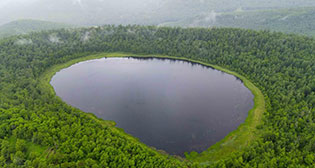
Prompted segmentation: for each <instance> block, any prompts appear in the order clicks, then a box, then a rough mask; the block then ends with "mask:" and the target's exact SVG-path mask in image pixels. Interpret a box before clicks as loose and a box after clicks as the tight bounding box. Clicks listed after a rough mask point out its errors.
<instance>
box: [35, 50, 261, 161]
mask: <svg viewBox="0 0 315 168" xmlns="http://www.w3.org/2000/svg"><path fill="white" fill-rule="evenodd" d="M104 57H154V58H169V59H176V60H184V61H189V62H193V63H198V64H201V65H204V66H208V67H212V68H214V69H217V70H220V71H223V72H225V73H228V74H231V75H234V76H236V77H238V78H239V79H240V80H242V81H243V83H244V85H245V86H246V87H247V88H248V89H249V90H250V91H251V92H252V94H253V95H254V107H253V109H251V110H250V111H249V112H248V117H247V118H246V120H245V122H244V123H243V124H241V125H240V126H239V127H238V128H237V129H236V130H234V131H232V132H230V133H229V134H228V135H227V136H226V137H225V138H224V139H222V140H220V141H219V142H217V143H216V144H215V145H213V146H211V147H210V148H208V149H207V150H206V151H204V152H202V153H200V154H197V153H195V152H192V153H191V154H187V155H186V157H187V159H188V160H190V161H193V162H199V163H202V164H211V163H213V162H215V161H218V160H220V159H224V158H226V157H228V156H229V155H230V154H231V153H233V152H236V151H239V150H242V149H244V148H245V147H246V146H247V145H248V144H249V143H251V142H252V141H253V140H255V139H256V138H257V137H258V136H256V135H257V134H258V131H259V130H257V129H256V127H257V126H258V125H259V124H261V122H262V115H263V112H264V111H265V99H264V95H263V94H262V92H261V91H260V90H259V89H258V88H257V87H256V86H255V85H254V84H253V83H252V82H250V81H249V80H248V79H246V78H245V77H244V76H242V75H240V74H238V73H236V72H233V71H230V70H228V69H225V68H223V67H220V66H216V65H212V64H207V63H204V62H201V61H196V60H192V59H189V58H184V57H173V56H165V55H142V54H130V53H100V54H94V55H89V56H85V57H81V58H78V59H73V60H71V61H68V62H66V63H62V64H58V65H55V66H52V67H51V68H49V69H48V70H46V71H45V72H44V73H43V74H42V75H41V76H40V78H39V81H40V85H41V87H43V89H44V90H47V91H48V92H50V93H52V94H55V91H54V89H53V87H52V86H51V85H50V81H51V78H52V77H53V76H54V75H55V74H56V73H57V72H59V71H60V70H62V69H64V68H67V67H70V66H71V65H73V64H76V63H79V62H82V61H87V60H92V59H100V58H104ZM58 98H59V97H58ZM59 99H60V100H61V98H59ZM86 114H87V115H88V116H89V117H91V118H92V119H93V120H95V121H96V122H99V123H101V125H106V126H110V127H111V128H112V129H113V131H119V132H122V131H120V130H119V129H118V128H116V127H114V125H115V123H114V122H113V121H105V120H102V119H98V118H97V117H95V115H93V114H91V113H86ZM124 134H125V135H126V136H127V138H128V139H130V140H133V141H136V142H138V143H139V144H141V145H144V144H143V143H141V142H140V141H139V140H137V139H136V138H134V137H132V136H131V135H129V134H126V133H124ZM144 146H146V145H144ZM146 147H148V146H146ZM148 148H150V147H148ZM156 152H158V151H156Z"/></svg>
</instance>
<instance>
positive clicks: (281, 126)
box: [0, 26, 315, 168]
mask: <svg viewBox="0 0 315 168" xmlns="http://www.w3.org/2000/svg"><path fill="white" fill-rule="evenodd" d="M102 52H128V53H133V54H151V55H152V54H153V55H154V54H157V55H170V56H174V57H185V58H188V59H193V60H197V61H202V62H205V63H209V64H215V65H219V66H221V67H224V68H227V69H230V70H232V71H235V72H237V73H239V74H241V75H243V76H245V77H246V78H247V79H249V80H251V81H252V82H253V83H254V84H255V85H256V86H257V87H259V89H260V90H261V91H262V92H263V94H264V95H265V100H266V103H267V104H266V109H267V110H266V112H264V116H263V124H262V125H259V126H257V129H259V130H260V133H261V134H259V137H257V139H256V140H255V142H252V143H250V144H248V146H247V147H246V148H245V149H242V150H240V151H238V152H235V153H233V154H231V155H230V156H229V157H228V158H223V159H222V160H219V161H217V162H207V161H206V160H202V161H200V160H198V157H199V156H194V158H192V159H191V160H189V158H188V159H187V160H186V159H181V158H178V157H174V156H169V155H167V154H162V153H160V152H157V151H156V150H154V149H151V148H149V147H146V146H144V145H142V144H141V143H139V142H137V141H136V140H135V139H132V138H130V137H128V136H126V135H125V134H124V133H123V132H122V131H120V130H118V129H114V128H112V126H111V125H106V124H103V122H102V121H101V120H98V119H95V118H93V117H91V116H89V115H88V114H85V113H84V112H81V111H79V110H77V109H74V108H72V107H70V106H68V105H66V104H65V103H64V102H62V101H61V100H60V99H59V98H57V97H56V96H55V95H54V94H53V93H52V92H51V91H48V90H49V89H47V87H45V86H44V85H43V83H42V82H41V77H42V75H43V74H44V73H45V72H46V71H47V70H49V69H50V68H51V67H53V66H54V65H57V64H62V63H66V62H68V61H70V60H74V59H78V58H82V57H85V56H88V55H92V54H95V53H102ZM314 109H315V41H314V39H312V38H308V37H303V36H297V35H286V34H283V33H271V32H268V31H253V30H241V29H231V28H220V29H218V28H212V29H203V28H189V29H183V28H163V27H154V26H103V27H97V28H82V29H73V30H65V29H64V30H55V31H47V32H40V33H31V34H30V35H20V36H13V37H10V38H5V39H2V40H0V121H1V122H0V123H1V124H0V145H1V153H0V166H1V167H283V168H285V167H292V168H296V167H314V166H315V164H314V160H315V156H314V154H315V138H314V137H315V136H314V134H315V131H314V129H315V123H314V114H315V110H314ZM249 131H250V130H249ZM209 160H210V159H209Z"/></svg>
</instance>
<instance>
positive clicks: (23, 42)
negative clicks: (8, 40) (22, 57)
mask: <svg viewBox="0 0 315 168" xmlns="http://www.w3.org/2000/svg"><path fill="white" fill-rule="evenodd" d="M14 44H15V45H29V44H33V41H32V40H31V39H19V40H17V41H15V42H14Z"/></svg>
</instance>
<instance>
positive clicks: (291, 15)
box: [160, 8, 315, 36]
mask: <svg viewBox="0 0 315 168" xmlns="http://www.w3.org/2000/svg"><path fill="white" fill-rule="evenodd" d="M160 25H161V26H184V27H234V28H245V29H254V30H271V31H280V32H285V33H297V34H302V35H308V36H315V8H294V9H281V10H279V9H277V10H250V11H243V10H241V9H239V10H238V11H234V12H222V13H216V12H214V11H212V12H209V13H204V14H201V15H198V16H195V17H191V18H188V19H183V20H178V21H175V22H166V23H163V24H160Z"/></svg>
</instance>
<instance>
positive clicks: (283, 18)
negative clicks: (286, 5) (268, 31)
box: [279, 15, 290, 21]
mask: <svg viewBox="0 0 315 168" xmlns="http://www.w3.org/2000/svg"><path fill="white" fill-rule="evenodd" d="M289 17H290V16H289V15H287V16H285V17H282V18H280V19H279V20H281V21H285V20H287V19H288V18H289Z"/></svg>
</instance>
